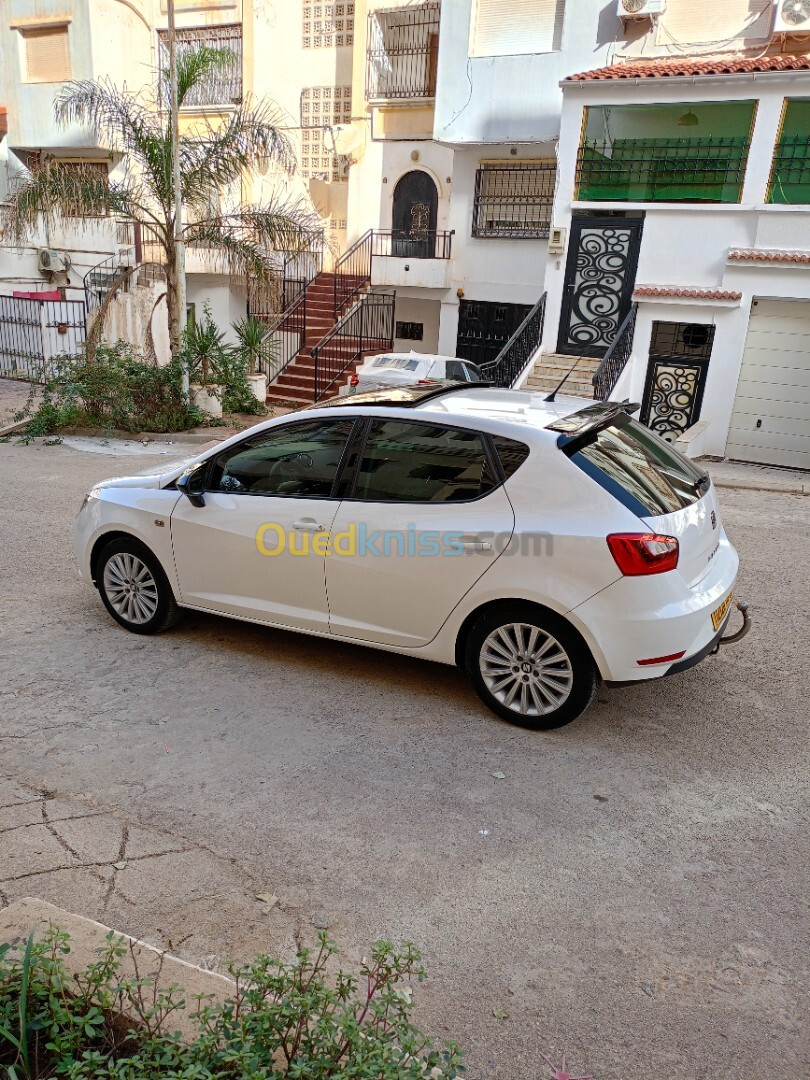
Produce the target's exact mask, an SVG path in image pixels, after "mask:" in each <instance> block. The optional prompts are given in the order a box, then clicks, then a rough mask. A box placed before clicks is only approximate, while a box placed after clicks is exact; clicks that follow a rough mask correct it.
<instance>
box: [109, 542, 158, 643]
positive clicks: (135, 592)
mask: <svg viewBox="0 0 810 1080" xmlns="http://www.w3.org/2000/svg"><path fill="white" fill-rule="evenodd" d="M103 580H104V592H105V593H106V596H107V599H108V600H109V602H110V605H111V606H112V607H113V608H114V610H115V611H116V612H117V613H118V614H119V615H120V616H121V618H122V619H126V620H127V622H130V623H133V624H135V625H136V626H143V625H144V623H148V622H149V621H150V619H153V618H154V617H155V613H156V612H157V609H158V587H157V582H156V581H155V579H154V576H153V574H152V571H151V570H150V569H149V567H148V566H147V565H146V563H145V562H143V561H142V560H141V559H139V558H138V556H137V555H130V554H128V553H127V552H125V551H121V552H118V553H117V554H115V555H112V556H111V557H110V558H109V559H108V560H107V564H106V566H105V567H104V579H103Z"/></svg>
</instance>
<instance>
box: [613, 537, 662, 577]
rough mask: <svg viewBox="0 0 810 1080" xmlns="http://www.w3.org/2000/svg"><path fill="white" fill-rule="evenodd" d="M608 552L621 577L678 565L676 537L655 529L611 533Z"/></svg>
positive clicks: (637, 575) (659, 571)
mask: <svg viewBox="0 0 810 1080" xmlns="http://www.w3.org/2000/svg"><path fill="white" fill-rule="evenodd" d="M607 542H608V547H609V548H610V554H611V555H612V556H613V558H614V559H615V561H616V565H617V566H618V568H619V569H620V570H621V572H622V573H623V574H624V575H625V577H640V576H641V575H643V574H664V573H666V571H667V570H674V569H675V567H676V566H677V565H678V541H677V540H676V539H675V537H674V536H659V535H658V534H657V533H613V534H612V535H611V536H609V537H608V538H607Z"/></svg>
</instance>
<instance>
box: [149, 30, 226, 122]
mask: <svg viewBox="0 0 810 1080" xmlns="http://www.w3.org/2000/svg"><path fill="white" fill-rule="evenodd" d="M158 39H159V46H160V47H159V62H160V76H161V80H162V79H163V77H164V75H165V73H166V72H167V71H168V68H169V42H168V30H158ZM175 42H176V45H175V48H176V50H177V53H178V55H179V56H182V55H183V54H185V53H190V52H195V51H196V50H198V49H199V48H201V47H203V46H204V47H206V48H209V49H220V50H222V51H224V52H227V53H229V54H230V57H229V58H228V61H227V63H224V64H220V65H217V67H215V68H214V69H213V70H211V71H210V72H209V73H208V74H207V75H206V77H205V78H204V79H203V80H202V81H201V82H200V83H199V84H198V85H197V86H195V87H194V88H193V89H192V90H190V91H189V93H188V94H187V95H186V97H185V98H184V100H183V108H212V107H215V106H218V105H220V106H223V105H224V106H229V105H238V104H239V103H240V102H241V100H242V24H241V23H230V24H227V25H223V26H200V27H195V28H193V29H181V30H177V31H176V32H175Z"/></svg>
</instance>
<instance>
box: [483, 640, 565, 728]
mask: <svg viewBox="0 0 810 1080" xmlns="http://www.w3.org/2000/svg"><path fill="white" fill-rule="evenodd" d="M479 666H480V671H481V678H482V679H483V680H484V684H485V685H486V687H487V689H488V690H489V692H490V693H491V694H492V696H493V697H494V698H495V699H496V700H497V701H500V702H501V704H502V705H504V706H505V707H506V708H508V709H511V710H512V711H514V712H516V713H520V714H521V715H523V716H547V715H548V714H549V713H553V712H556V710H557V709H559V708H560V707H561V706H562V705H564V704H565V702H566V701H567V700H568V698H569V696H570V694H571V690H572V689H573V686H574V669H573V667H572V664H571V658H570V657H569V655H568V653H567V652H566V651H565V649H564V648H563V647H562V645H561V644H560V643H559V641H557V639H556V638H555V637H553V636H552V635H551V634H549V633H547V632H546V631H545V630H541V629H540V627H539V626H532V625H531V624H530V623H506V624H504V625H503V626H499V627H497V629H495V630H493V631H492V633H491V634H489V636H488V637H487V638H486V639H485V640H484V643H483V645H482V646H481V652H480V657H479Z"/></svg>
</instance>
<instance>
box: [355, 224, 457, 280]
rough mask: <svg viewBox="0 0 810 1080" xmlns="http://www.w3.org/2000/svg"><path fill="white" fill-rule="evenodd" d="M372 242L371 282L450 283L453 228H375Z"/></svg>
mask: <svg viewBox="0 0 810 1080" xmlns="http://www.w3.org/2000/svg"><path fill="white" fill-rule="evenodd" d="M370 244H371V284H372V285H393V286H406V285H411V286H415V287H418V288H422V289H448V288H449V287H450V283H451V278H450V270H451V267H450V256H451V254H452V245H453V234H452V232H436V231H435V230H427V229H426V230H419V229H412V230H410V231H405V230H402V229H375V230H374V231H373V232H372V233H371V241H370Z"/></svg>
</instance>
